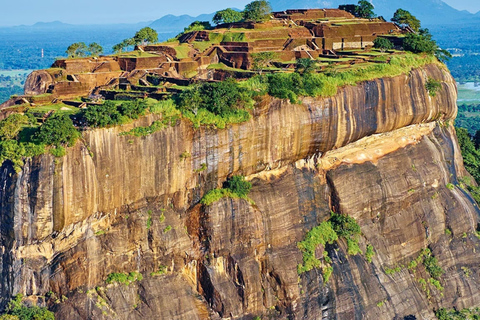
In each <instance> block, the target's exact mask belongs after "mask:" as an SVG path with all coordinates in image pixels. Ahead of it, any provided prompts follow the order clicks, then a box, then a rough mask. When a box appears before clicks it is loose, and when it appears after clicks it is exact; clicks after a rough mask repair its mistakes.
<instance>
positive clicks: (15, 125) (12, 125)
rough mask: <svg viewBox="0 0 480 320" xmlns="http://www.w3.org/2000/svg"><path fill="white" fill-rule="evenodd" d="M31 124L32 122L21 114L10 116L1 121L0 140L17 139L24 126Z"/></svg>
mask: <svg viewBox="0 0 480 320" xmlns="http://www.w3.org/2000/svg"><path fill="white" fill-rule="evenodd" d="M29 122H30V120H29V118H28V117H27V116H26V115H23V114H20V113H13V114H11V115H9V116H8V117H7V118H6V119H3V120H2V121H0V139H1V140H8V139H15V138H16V137H17V135H18V133H19V132H20V130H22V128H23V126H24V125H25V124H27V123H29Z"/></svg>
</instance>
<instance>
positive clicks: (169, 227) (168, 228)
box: [163, 225, 172, 233]
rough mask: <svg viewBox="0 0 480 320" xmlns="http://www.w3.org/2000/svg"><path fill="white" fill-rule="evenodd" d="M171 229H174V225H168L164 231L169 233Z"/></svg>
mask: <svg viewBox="0 0 480 320" xmlns="http://www.w3.org/2000/svg"><path fill="white" fill-rule="evenodd" d="M170 230H172V226H170V225H168V226H166V227H165V229H163V233H167V232H169V231H170Z"/></svg>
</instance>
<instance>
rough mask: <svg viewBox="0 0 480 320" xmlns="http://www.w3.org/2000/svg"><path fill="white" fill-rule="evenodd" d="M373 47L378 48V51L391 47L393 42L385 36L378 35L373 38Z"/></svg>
mask: <svg viewBox="0 0 480 320" xmlns="http://www.w3.org/2000/svg"><path fill="white" fill-rule="evenodd" d="M373 47H374V48H377V49H380V51H382V52H383V51H385V50H390V49H393V43H392V42H391V41H390V40H388V39H387V38H382V37H378V38H376V39H375V40H373Z"/></svg>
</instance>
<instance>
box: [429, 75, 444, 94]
mask: <svg viewBox="0 0 480 320" xmlns="http://www.w3.org/2000/svg"><path fill="white" fill-rule="evenodd" d="M441 88H442V83H441V82H440V81H438V80H435V79H433V78H428V80H427V83H426V84H425V89H427V91H428V94H429V95H430V96H431V97H435V96H436V95H437V92H438V91H439V90H440V89H441Z"/></svg>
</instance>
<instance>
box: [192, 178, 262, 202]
mask: <svg viewBox="0 0 480 320" xmlns="http://www.w3.org/2000/svg"><path fill="white" fill-rule="evenodd" d="M251 188H252V184H251V183H250V182H248V181H245V177H243V176H233V177H231V178H229V179H228V180H227V181H226V182H225V184H224V188H222V189H213V190H210V191H209V192H207V193H206V194H205V195H204V196H203V198H202V200H200V203H201V204H203V205H205V206H209V205H211V204H212V203H214V202H217V201H219V200H220V199H222V198H232V199H244V200H247V201H248V202H250V203H253V201H252V200H251V199H250V198H248V193H249V192H250V189H251Z"/></svg>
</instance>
